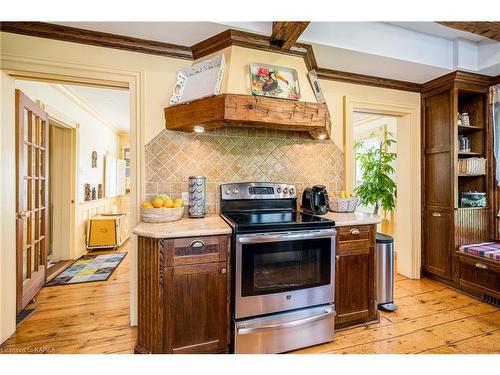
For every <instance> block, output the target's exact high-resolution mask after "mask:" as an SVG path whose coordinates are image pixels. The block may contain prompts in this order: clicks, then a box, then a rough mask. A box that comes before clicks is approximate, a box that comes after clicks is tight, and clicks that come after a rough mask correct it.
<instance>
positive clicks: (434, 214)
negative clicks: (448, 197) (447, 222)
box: [432, 212, 441, 217]
mask: <svg viewBox="0 0 500 375" xmlns="http://www.w3.org/2000/svg"><path fill="white" fill-rule="evenodd" d="M432 216H434V217H440V216H441V214H440V213H439V212H433V213H432Z"/></svg>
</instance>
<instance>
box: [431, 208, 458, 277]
mask: <svg viewBox="0 0 500 375" xmlns="http://www.w3.org/2000/svg"><path fill="white" fill-rule="evenodd" d="M424 220H425V223H426V225H425V228H424V241H425V254H424V263H425V268H426V270H427V271H429V272H432V273H433V274H435V275H437V276H441V277H446V278H451V255H452V251H453V240H454V238H453V237H454V236H453V234H454V224H453V222H452V214H451V213H449V212H445V211H424Z"/></svg>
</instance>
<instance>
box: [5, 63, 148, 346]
mask: <svg viewBox="0 0 500 375" xmlns="http://www.w3.org/2000/svg"><path fill="white" fill-rule="evenodd" d="M2 63H3V66H2V69H3V71H2V72H1V73H0V74H1V77H2V85H1V86H2V96H1V97H2V107H3V109H4V110H2V124H3V125H2V130H1V141H2V151H3V152H4V155H12V157H3V158H2V159H1V161H2V171H3V172H4V173H3V175H2V176H1V179H2V189H1V193H2V208H3V209H2V216H1V219H2V220H1V222H2V249H5V251H4V250H2V262H1V264H2V274H1V283H2V285H3V287H2V289H1V290H0V300H1V306H2V309H1V315H0V318H1V323H2V324H1V326H2V330H1V338H0V340H1V341H4V340H5V339H6V338H7V337H9V336H10V335H11V334H12V333H13V332H14V330H15V313H16V312H15V310H16V303H15V301H16V295H15V283H16V276H15V273H13V272H12V270H13V269H15V263H16V259H15V257H16V255H15V219H14V218H13V217H12V215H11V214H9V212H13V211H14V210H15V200H14V194H13V193H12V192H15V159H14V158H13V155H15V140H14V138H15V129H14V118H13V114H14V108H15V103H14V89H15V83H14V80H15V79H19V80H35V81H41V82H50V83H59V84H72V85H87V86H92V87H104V88H115V89H121V90H128V92H129V95H130V96H129V104H130V107H129V111H128V113H129V115H130V171H131V172H130V186H131V194H130V212H131V223H130V227H131V228H133V227H134V226H135V225H136V224H137V223H138V221H139V214H138V208H137V207H138V202H140V201H141V199H142V197H143V196H144V191H145V184H144V180H143V176H144V163H143V162H142V161H143V158H144V145H145V142H144V134H145V120H144V110H143V108H144V102H143V92H144V77H143V75H142V74H141V73H140V72H137V71H131V70H120V71H117V70H115V69H111V68H102V67H99V68H95V67H91V66H85V67H83V66H81V65H80V64H73V63H64V64H62V63H59V62H55V61H54V62H53V63H52V64H50V65H47V63H46V61H45V60H42V59H37V58H33V59H31V60H30V61H29V62H27V61H26V60H25V59H23V58H22V57H17V56H10V58H9V60H8V61H7V60H2ZM20 66H22V67H23V69H22V70H20V69H19V67H20ZM8 109H11V110H8ZM7 210H8V211H7ZM4 213H5V214H4ZM136 251H137V240H136V238H135V237H132V241H131V244H130V251H129V252H130V258H131V259H130V263H131V268H130V273H129V276H128V279H129V282H130V295H131V296H130V324H131V325H136V324H137V255H136ZM4 271H5V272H4ZM5 286H8V288H6V287H5Z"/></svg>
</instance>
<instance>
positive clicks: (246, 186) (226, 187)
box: [220, 182, 297, 200]
mask: <svg viewBox="0 0 500 375" xmlns="http://www.w3.org/2000/svg"><path fill="white" fill-rule="evenodd" d="M220 193H221V194H220V195H221V199H222V200H236V199H287V198H288V199H293V198H297V191H296V189H295V186H294V185H290V184H283V183H276V182H241V183H234V184H223V185H221V186H220Z"/></svg>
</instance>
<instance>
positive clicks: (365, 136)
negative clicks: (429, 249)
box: [352, 111, 402, 237]
mask: <svg viewBox="0 0 500 375" xmlns="http://www.w3.org/2000/svg"><path fill="white" fill-rule="evenodd" d="M352 119H353V123H352V125H353V141H354V143H358V144H360V145H361V147H360V148H359V149H356V150H355V151H354V153H355V154H354V159H355V160H354V162H355V168H354V185H353V188H354V189H356V188H357V187H358V186H359V185H361V183H362V176H363V168H362V165H361V163H360V161H359V160H358V156H359V155H360V154H362V153H364V152H366V151H367V150H369V149H372V148H378V147H380V144H381V143H382V142H384V141H386V140H387V139H394V140H396V143H392V144H390V145H388V146H386V150H385V151H387V152H391V153H395V154H397V151H398V146H397V121H398V118H397V116H389V115H380V114H377V113H367V112H357V111H355V112H353V114H352ZM392 167H393V168H394V170H395V172H394V173H392V174H391V178H392V180H393V181H395V182H397V171H398V159H397V158H396V160H395V161H394V162H393V163H392ZM399 167H402V166H399ZM373 209H374V207H373V206H362V207H359V210H360V211H365V212H370V213H371V212H373ZM395 213H396V208H395V209H394V210H393V211H384V210H383V209H382V207H380V209H379V215H380V217H381V223H380V224H379V226H378V231H379V232H381V233H383V234H386V235H389V236H392V237H394V236H395V230H396V225H397V223H396V222H395V218H396V214H395Z"/></svg>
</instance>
